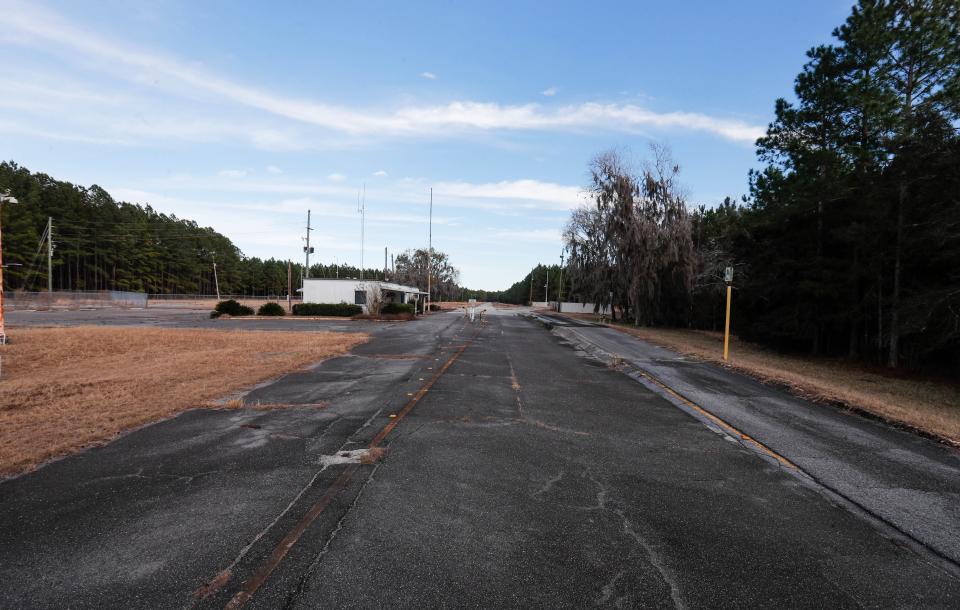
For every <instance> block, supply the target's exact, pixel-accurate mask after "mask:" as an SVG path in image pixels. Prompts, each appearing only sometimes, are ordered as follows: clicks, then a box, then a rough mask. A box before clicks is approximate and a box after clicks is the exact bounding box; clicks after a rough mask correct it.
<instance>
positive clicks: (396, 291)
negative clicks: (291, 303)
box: [301, 278, 427, 313]
mask: <svg viewBox="0 0 960 610" xmlns="http://www.w3.org/2000/svg"><path fill="white" fill-rule="evenodd" d="M374 286H377V287H379V288H380V293H381V294H382V295H383V302H384V303H409V304H412V305H413V306H414V310H415V311H420V309H421V308H422V304H421V297H422V296H424V295H426V294H427V293H426V292H423V291H421V290H420V289H419V288H417V287H416V286H404V285H402V284H394V283H392V282H382V281H380V280H351V279H332V278H330V279H328V278H308V279H305V280H304V281H303V288H302V289H301V292H302V293H303V302H304V303H349V304H351V305H360V306H361V307H363V313H367V293H368V291H369V290H370V289H372V288H373V287H374Z"/></svg>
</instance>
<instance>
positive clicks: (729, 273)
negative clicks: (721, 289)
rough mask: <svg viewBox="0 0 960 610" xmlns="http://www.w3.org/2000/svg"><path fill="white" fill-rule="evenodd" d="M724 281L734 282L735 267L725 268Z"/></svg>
mask: <svg viewBox="0 0 960 610" xmlns="http://www.w3.org/2000/svg"><path fill="white" fill-rule="evenodd" d="M723 281H724V282H726V283H728V284H732V283H733V267H727V268H726V269H724V270H723Z"/></svg>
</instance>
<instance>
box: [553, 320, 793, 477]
mask: <svg viewBox="0 0 960 610" xmlns="http://www.w3.org/2000/svg"><path fill="white" fill-rule="evenodd" d="M567 330H568V332H570V333H572V334H574V335H576V336H578V337H579V338H580V339H581V340H582V341H583V342H585V343H588V344H590V345H592V346H594V348H595V349H597V350H599V351H602V352H605V353H607V354H609V353H610V352H607V350H605V349H603V348H601V347H600V346H598V345H596V344H595V343H593V342H592V341H590V340H589V339H587V338H586V337H584V336H583V335H581V334H580V333H579V332H577V331H575V330H573V329H572V328H569V327H568V328H567ZM611 355H612V356H614V357H616V358H619V359H620V360H621V361H623V362H628V361H627V360H626V359H624V358H622V357H620V356H616V355H615V354H611ZM629 364H630V366H631V368H633V369H634V370H635V371H636V372H637V374H639V375H640V376H642V377H643V378H644V379H646V380H647V381H649V382H650V383H652V384H654V385H655V386H657V387H658V388H660V389H661V390H663V391H664V392H666V393H667V394H669V395H670V396H672V397H673V398H674V399H676V400H678V401H680V402H681V403H683V404H684V405H685V406H687V407H688V408H690V409H692V410H694V411H695V412H696V413H698V414H699V415H700V416H702V417H705V418H706V419H708V420H709V421H710V422H711V423H713V424H714V425H715V426H717V427H718V428H720V429H721V430H723V431H724V432H726V433H727V434H732V435H734V437H735V438H738V439H740V441H742V442H744V443H746V444H748V445H750V446H751V448H753V449H756V450H758V451H760V452H761V453H763V454H765V455H767V456H769V457H771V458H773V459H774V460H776V461H777V462H779V463H780V464H781V465H783V466H786V467H787V468H789V469H791V470H794V471H797V472H803V469H802V468H800V467H799V466H797V465H796V464H794V463H793V462H791V461H790V460H789V459H787V458H786V457H784V456H782V455H780V454H779V453H777V452H776V451H774V450H773V449H771V448H770V447H767V446H766V445H765V444H763V443H762V442H760V441H758V440H757V439H755V438H753V437H752V436H750V435H749V434H746V433H745V432H742V431H741V430H739V429H738V428H736V427H735V426H733V425H732V424H730V423H729V422H727V421H726V420H724V419H723V418H721V417H718V416H717V415H714V414H713V413H711V412H710V411H708V410H706V409H704V408H703V407H701V406H700V405H698V404H697V403H695V402H694V401H692V400H690V399H689V398H687V397H686V396H684V395H683V394H681V393H680V392H678V391H677V390H675V389H673V388H672V387H670V386H669V385H667V384H666V383H665V382H663V381H661V380H660V379H659V378H657V377H656V376H655V375H653V374H651V373H650V372H648V371H646V370H644V369H643V368H642V367H640V366H638V365H636V364H634V363H629ZM804 474H806V473H804Z"/></svg>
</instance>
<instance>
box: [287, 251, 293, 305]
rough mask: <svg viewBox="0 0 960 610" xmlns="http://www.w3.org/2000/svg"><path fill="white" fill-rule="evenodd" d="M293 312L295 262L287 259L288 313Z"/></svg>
mask: <svg viewBox="0 0 960 610" xmlns="http://www.w3.org/2000/svg"><path fill="white" fill-rule="evenodd" d="M291 312H293V263H291V262H290V261H289V260H288V261H287V313H291Z"/></svg>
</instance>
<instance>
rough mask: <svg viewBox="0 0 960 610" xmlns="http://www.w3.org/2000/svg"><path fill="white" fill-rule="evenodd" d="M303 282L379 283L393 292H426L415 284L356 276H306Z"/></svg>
mask: <svg viewBox="0 0 960 610" xmlns="http://www.w3.org/2000/svg"><path fill="white" fill-rule="evenodd" d="M304 282H343V283H348V284H361V283H362V284H379V285H380V288H381V289H382V290H393V291H395V292H407V293H412V294H427V293H426V292H424V291H422V290H420V289H419V288H417V287H416V286H406V285H404V284H395V283H393V282H385V281H383V280H360V279H357V278H342V277H341V278H334V277H308V278H305V279H304Z"/></svg>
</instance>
